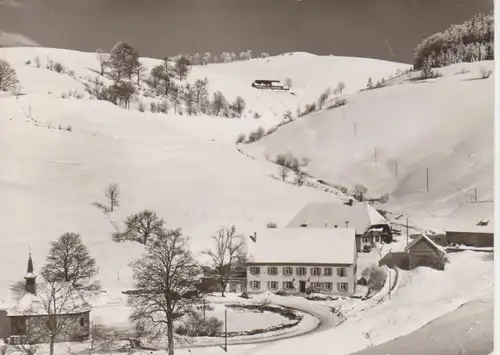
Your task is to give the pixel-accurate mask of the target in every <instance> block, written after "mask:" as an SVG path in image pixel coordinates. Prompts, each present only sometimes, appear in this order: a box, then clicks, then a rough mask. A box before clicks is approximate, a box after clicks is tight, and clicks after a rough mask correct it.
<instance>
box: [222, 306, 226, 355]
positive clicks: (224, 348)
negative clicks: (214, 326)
mask: <svg viewBox="0 0 500 355" xmlns="http://www.w3.org/2000/svg"><path fill="white" fill-rule="evenodd" d="M222 349H223V350H224V352H226V353H227V308H226V309H224V347H222Z"/></svg>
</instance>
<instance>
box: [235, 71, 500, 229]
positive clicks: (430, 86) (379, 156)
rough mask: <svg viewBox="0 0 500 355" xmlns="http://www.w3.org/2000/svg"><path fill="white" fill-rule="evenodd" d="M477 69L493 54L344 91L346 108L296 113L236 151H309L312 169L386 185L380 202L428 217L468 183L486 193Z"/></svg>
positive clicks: (331, 177) (489, 94)
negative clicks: (434, 72) (434, 73)
mask: <svg viewBox="0 0 500 355" xmlns="http://www.w3.org/2000/svg"><path fill="white" fill-rule="evenodd" d="M483 67H484V68H487V69H493V62H480V63H463V64H456V65H452V66H450V67H446V68H441V69H438V71H439V72H441V74H442V75H443V76H442V77H440V78H437V79H432V80H427V81H413V82H410V81H408V80H403V81H402V83H400V84H398V85H394V86H388V87H385V88H380V89H374V90H372V91H363V92H359V93H356V94H352V95H347V96H346V99H347V100H348V103H347V105H346V106H344V107H341V108H336V109H333V110H322V111H319V112H316V113H313V114H310V115H306V116H304V117H301V118H299V119H297V120H296V121H295V122H293V123H290V124H288V125H285V126H283V127H280V129H279V130H278V131H277V132H275V133H274V134H272V135H270V136H267V137H264V138H263V139H262V140H260V141H258V142H256V143H254V144H251V145H245V146H244V150H245V151H246V152H247V153H249V154H250V155H252V156H255V157H263V156H270V157H271V158H274V157H275V156H276V155H277V154H280V153H286V152H289V151H290V152H292V153H293V154H294V155H296V156H299V157H303V156H307V157H309V158H310V159H311V163H310V164H309V166H308V168H307V171H308V172H309V173H311V174H312V175H314V176H315V177H317V178H320V179H323V180H326V181H327V182H329V183H332V184H339V185H345V186H347V187H352V186H353V185H355V184H358V183H360V184H363V185H365V186H367V187H368V190H369V192H371V193H372V194H373V195H375V196H380V195H382V194H385V193H390V198H389V202H388V203H387V204H386V205H384V208H386V209H388V210H393V211H400V212H403V213H407V214H409V215H410V216H411V217H414V218H416V219H418V220H419V221H420V222H421V223H422V224H425V223H431V224H432V223H436V221H435V219H436V218H437V219H440V218H441V217H444V216H447V215H448V214H449V213H451V212H452V211H453V210H454V209H456V208H457V207H458V206H459V205H460V204H463V203H464V202H465V201H467V200H468V201H471V199H472V198H473V196H474V188H476V189H477V198H478V199H480V200H481V199H483V200H484V199H486V200H488V199H490V200H491V199H492V188H493V154H494V149H493V134H494V133H493V122H494V120H493V115H494V112H493V103H494V95H493V84H494V81H493V79H492V78H490V79H481V77H480V71H481V68H483ZM463 69H465V70H464V71H466V72H467V71H468V72H467V73H464V74H462V71H463ZM413 75H414V76H415V77H416V76H418V75H419V74H418V73H414V74H413ZM426 169H428V176H429V192H427V170H426ZM437 227H439V223H438V225H437Z"/></svg>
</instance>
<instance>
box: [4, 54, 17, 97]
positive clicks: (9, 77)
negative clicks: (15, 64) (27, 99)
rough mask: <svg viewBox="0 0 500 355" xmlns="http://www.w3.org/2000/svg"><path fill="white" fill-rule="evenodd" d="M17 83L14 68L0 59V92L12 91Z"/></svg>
mask: <svg viewBox="0 0 500 355" xmlns="http://www.w3.org/2000/svg"><path fill="white" fill-rule="evenodd" d="M17 83H18V81H17V75H16V71H15V70H14V68H12V67H11V66H10V64H9V62H7V61H6V60H3V59H0V91H14V90H15V88H16V84H17Z"/></svg>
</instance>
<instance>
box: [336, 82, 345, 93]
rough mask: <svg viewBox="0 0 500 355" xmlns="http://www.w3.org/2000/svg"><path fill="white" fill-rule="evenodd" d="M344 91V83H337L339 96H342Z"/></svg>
mask: <svg viewBox="0 0 500 355" xmlns="http://www.w3.org/2000/svg"><path fill="white" fill-rule="evenodd" d="M344 89H345V83H344V82H343V81H341V82H339V83H338V84H337V91H338V92H339V94H340V95H342V93H343V92H344Z"/></svg>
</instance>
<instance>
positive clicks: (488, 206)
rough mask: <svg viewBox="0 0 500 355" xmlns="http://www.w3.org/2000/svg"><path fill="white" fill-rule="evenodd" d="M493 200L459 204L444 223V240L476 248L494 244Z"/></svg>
mask: <svg viewBox="0 0 500 355" xmlns="http://www.w3.org/2000/svg"><path fill="white" fill-rule="evenodd" d="M493 211H494V209H493V202H473V203H466V204H464V205H462V206H460V207H459V208H458V209H457V210H456V211H455V212H454V213H453V214H452V215H451V216H450V220H449V222H448V223H447V225H446V242H447V243H448V244H458V245H464V246H469V247H476V248H487V247H493V246H494V239H495V238H494V234H495V226H494V215H493Z"/></svg>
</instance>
